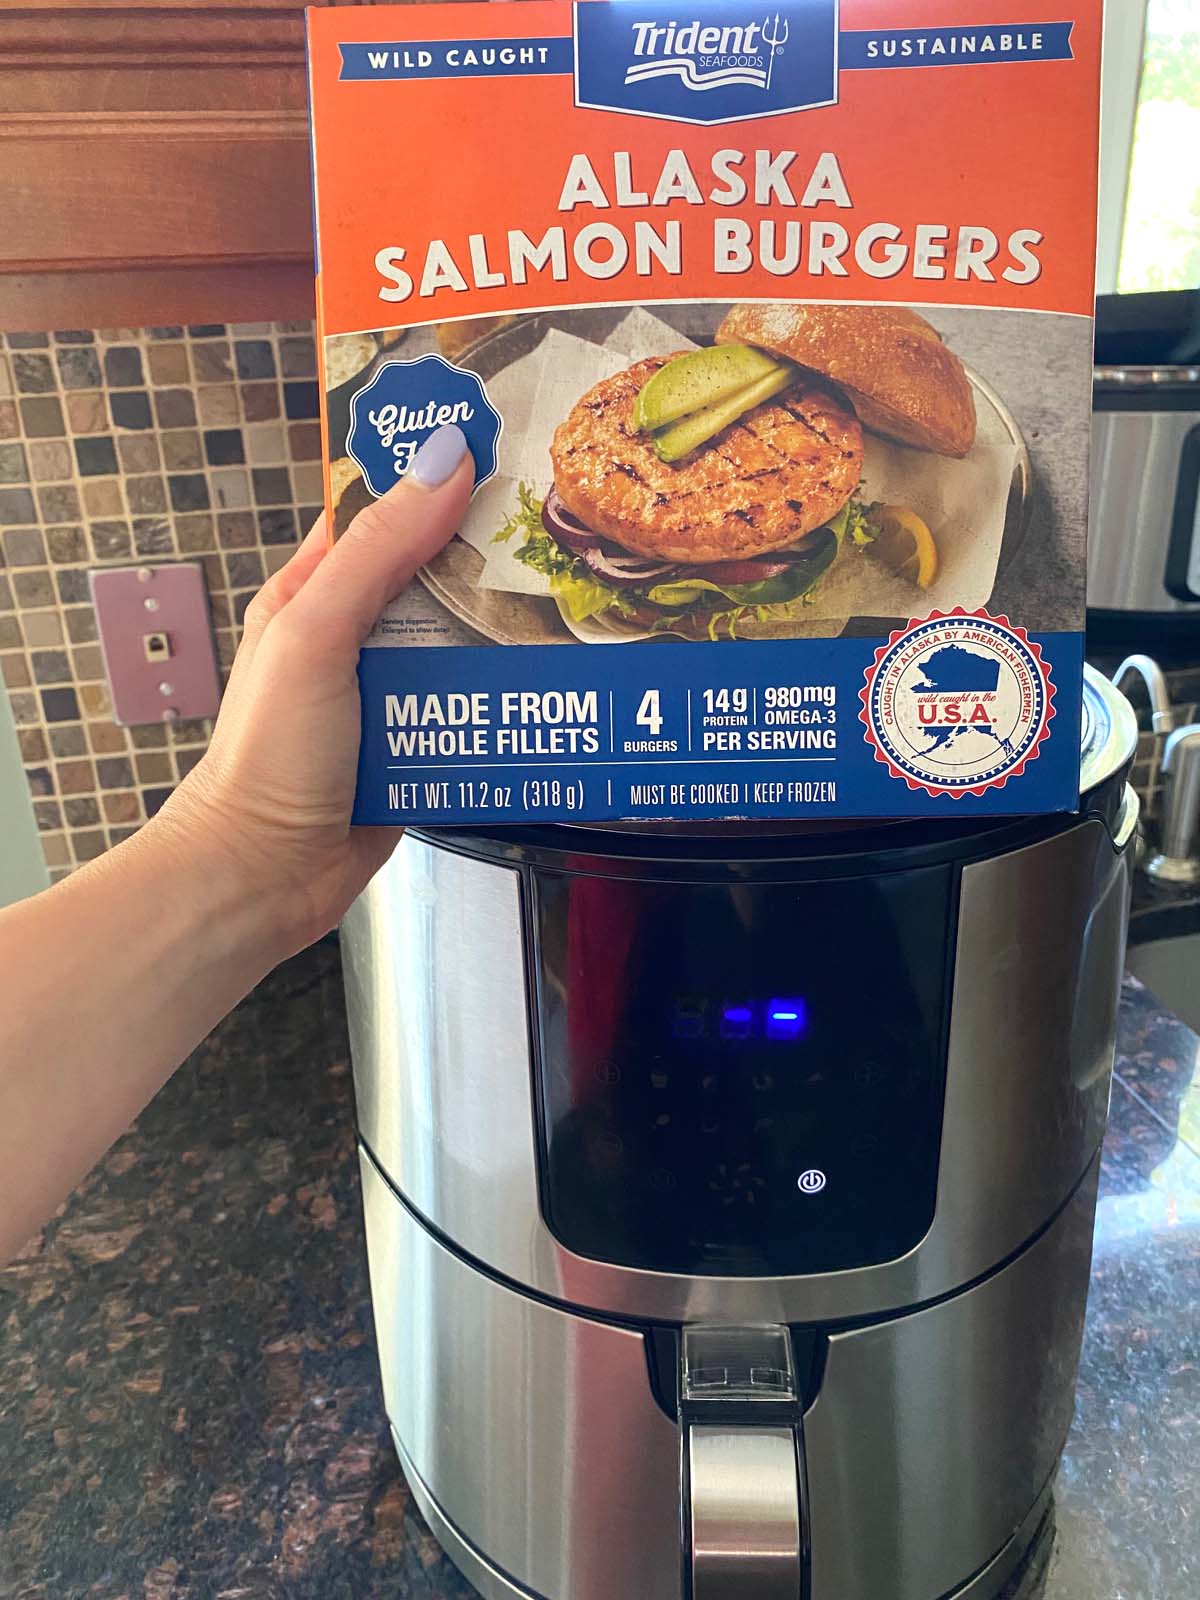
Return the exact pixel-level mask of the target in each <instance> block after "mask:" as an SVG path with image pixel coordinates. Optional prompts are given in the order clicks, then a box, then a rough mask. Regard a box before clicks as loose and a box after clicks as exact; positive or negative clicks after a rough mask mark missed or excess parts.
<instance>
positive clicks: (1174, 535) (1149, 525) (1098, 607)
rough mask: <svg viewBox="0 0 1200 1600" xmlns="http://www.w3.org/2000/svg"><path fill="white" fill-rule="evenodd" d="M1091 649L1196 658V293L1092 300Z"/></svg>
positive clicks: (1199, 572) (1199, 380) (1199, 505)
mask: <svg viewBox="0 0 1200 1600" xmlns="http://www.w3.org/2000/svg"><path fill="white" fill-rule="evenodd" d="M1096 360H1097V366H1096V371H1095V378H1094V385H1093V417H1092V470H1091V513H1090V519H1089V527H1088V587H1087V599H1088V649H1089V654H1091V655H1096V654H1112V655H1114V656H1115V655H1124V654H1126V653H1127V652H1128V651H1130V650H1142V649H1152V650H1153V651H1154V653H1155V654H1156V655H1158V656H1159V657H1160V658H1166V659H1169V660H1171V661H1181V660H1183V661H1196V660H1200V495H1198V493H1197V489H1198V486H1200V295H1198V294H1194V293H1191V292H1175V293H1168V294H1151V295H1134V296H1127V295H1114V296H1102V297H1101V299H1100V300H1099V301H1098V303H1097V307H1096Z"/></svg>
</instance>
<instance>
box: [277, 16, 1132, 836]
mask: <svg viewBox="0 0 1200 1600" xmlns="http://www.w3.org/2000/svg"><path fill="white" fill-rule="evenodd" d="M308 30H309V64H310V77H311V101H312V123H313V158H314V166H315V184H316V198H317V251H318V293H319V316H320V327H321V347H322V370H323V389H324V392H325V393H324V398H325V430H326V446H327V501H328V506H327V510H328V517H329V521H330V526H331V528H332V530H333V533H334V535H335V536H339V535H341V534H342V533H343V532H344V531H345V529H346V528H347V527H348V525H349V524H350V522H351V520H352V519H353V518H354V516H355V515H356V513H357V512H359V511H360V510H361V509H362V508H363V507H365V506H367V505H369V504H370V503H371V501H372V498H373V497H378V496H381V495H383V494H384V493H385V492H386V491H387V490H388V489H389V488H390V487H391V486H393V485H394V484H395V483H396V482H397V481H398V479H399V478H401V477H403V475H404V473H405V472H406V471H407V469H408V466H409V464H410V462H411V461H412V459H413V457H414V455H415V454H416V452H417V450H418V449H419V448H420V446H421V444H422V443H423V441H424V440H425V439H427V438H428V437H429V436H430V434H431V432H432V431H433V430H434V429H435V428H437V427H438V426H440V425H441V424H444V423H446V422H454V423H456V424H457V425H458V426H460V427H461V428H462V429H463V431H464V432H465V434H466V437H467V440H468V443H469V446H470V450H471V453H472V455H473V458H474V464H475V472H476V488H475V492H474V496H473V499H472V501H471V504H470V508H469V510H468V512H467V515H466V517H465V519H464V521H463V523H462V526H461V528H460V529H459V531H458V534H457V535H456V537H455V538H453V539H452V540H451V542H450V543H449V544H448V545H447V546H446V547H445V549H444V550H442V551H441V552H440V554H439V555H438V556H436V557H435V559H434V560H433V561H431V562H430V563H429V564H428V566H426V567H425V568H424V569H423V570H422V571H421V573H420V574H419V575H418V578H417V580H416V581H415V582H414V583H413V584H412V585H411V586H410V587H409V589H408V590H407V591H406V592H404V593H403V594H401V595H400V596H399V597H398V598H397V599H396V600H395V602H394V603H393V604H392V605H391V606H390V607H389V608H388V610H387V612H386V613H385V615H384V616H383V617H382V619H381V620H380V622H379V625H378V627H377V628H376V629H375V631H374V632H373V633H372V635H371V637H370V638H369V639H368V640H367V642H366V645H365V648H364V649H363V651H362V656H361V665H360V681H361V687H362V741H361V751H360V763H359V774H358V796H357V804H356V818H355V819H356V821H360V822H371V823H375V822H424V823H438V822H458V823H462V822H478V823H496V822H538V821H563V820H576V821H579V820H602V819H613V818H672V819H684V818H728V817H747V818H763V817H791V818H818V817H820V818H829V817H865V816H894V817H903V816H914V815H922V816H939V817H948V818H958V817H962V816H964V815H979V814H986V813H994V814H1001V813H1021V812H1025V813H1032V812H1047V811H1056V810H1066V809H1069V808H1070V807H1072V806H1074V805H1075V804H1076V803H1077V800H1078V772H1079V731H1080V715H1081V696H1082V687H1081V685H1082V643H1083V641H1082V630H1083V621H1084V565H1085V563H1084V554H1085V535H1086V511H1087V503H1086V496H1087V452H1088V419H1089V411H1090V400H1091V353H1092V321H1091V318H1092V309H1093V277H1094V242H1095V185H1096V165H1097V107H1098V95H1099V61H1100V34H1101V3H1100V0H1065V3H1064V4H1062V5H1060V6H1054V7H1046V6H1045V5H1043V4H1041V3H1040V0H1039V3H1036V4H1035V3H1032V0H1006V3H1004V4H997V3H995V0H841V4H840V5H839V4H838V0H786V3H782V4H781V3H778V0H771V3H770V6H769V8H764V6H762V5H760V4H758V3H749V0H727V3H725V0H722V3H718V0H694V3H689V4H687V5H684V6H683V7H682V8H680V7H679V6H675V5H672V6H670V7H668V6H665V5H663V4H662V3H660V0H646V3H644V4H643V3H642V0H582V3H580V4H576V5H574V6H572V5H571V4H569V3H567V0H519V3H514V4H494V3H493V4H474V3H468V4H451V5H405V6H395V7H386V6H384V7H379V6H355V7H327V8H321V9H315V10H311V11H310V12H309V13H308Z"/></svg>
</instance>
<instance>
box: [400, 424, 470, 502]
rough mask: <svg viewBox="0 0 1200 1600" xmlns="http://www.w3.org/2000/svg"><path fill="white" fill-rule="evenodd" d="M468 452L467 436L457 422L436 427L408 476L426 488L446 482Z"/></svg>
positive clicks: (410, 468) (417, 456)
mask: <svg viewBox="0 0 1200 1600" xmlns="http://www.w3.org/2000/svg"><path fill="white" fill-rule="evenodd" d="M466 453H467V436H466V434H465V433H464V432H463V431H462V429H461V428H460V427H459V426H458V424H457V423H455V422H447V423H445V424H444V425H443V426H442V427H440V428H438V429H436V430H435V431H434V432H433V433H431V434H430V435H429V437H428V439H426V441H425V443H424V444H423V445H422V446H421V448H420V449H419V450H418V451H417V453H416V455H415V456H414V457H413V460H412V466H411V467H409V469H408V473H407V476H408V477H410V478H415V479H416V480H417V482H418V483H419V484H420V485H421V486H422V487H423V488H425V489H436V488H438V486H439V485H440V484H443V483H445V481H446V479H447V478H449V477H450V476H451V474H452V473H453V471H454V469H455V467H457V466H458V464H459V462H460V461H461V460H462V458H463V457H464V456H465V455H466Z"/></svg>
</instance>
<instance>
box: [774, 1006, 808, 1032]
mask: <svg viewBox="0 0 1200 1600" xmlns="http://www.w3.org/2000/svg"><path fill="white" fill-rule="evenodd" d="M806 1020H807V1019H806V1014H805V1005H804V1001H803V1000H771V1001H769V1002H768V1004H767V1038H768V1039H799V1038H800V1037H801V1036H802V1035H803V1033H804V1031H805V1022H806Z"/></svg>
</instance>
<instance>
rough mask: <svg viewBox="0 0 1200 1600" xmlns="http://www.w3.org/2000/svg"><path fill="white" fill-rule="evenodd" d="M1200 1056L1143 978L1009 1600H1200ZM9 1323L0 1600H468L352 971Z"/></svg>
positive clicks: (62, 1259)
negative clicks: (375, 1251)
mask: <svg viewBox="0 0 1200 1600" xmlns="http://www.w3.org/2000/svg"><path fill="white" fill-rule="evenodd" d="M1198 1048H1200V1040H1198V1039H1197V1037H1196V1035H1194V1034H1193V1033H1191V1032H1190V1030H1188V1029H1187V1028H1185V1027H1184V1026H1183V1025H1182V1024H1181V1023H1179V1022H1177V1021H1176V1020H1175V1019H1174V1018H1173V1017H1171V1016H1170V1015H1169V1014H1167V1013H1164V1012H1163V1011H1162V1010H1161V1008H1160V1007H1159V1006H1158V1004H1157V1003H1156V1002H1155V1000H1154V999H1153V997H1152V996H1151V995H1149V993H1148V992H1147V991H1146V990H1145V989H1143V988H1141V986H1140V985H1138V984H1137V983H1136V982H1134V981H1133V980H1129V981H1127V983H1126V988H1125V993H1124V998H1123V1004H1122V1009H1121V1021H1120V1040H1119V1045H1118V1060H1117V1074H1118V1076H1117V1083H1116V1086H1115V1089H1114V1095H1113V1114H1112V1124H1111V1128H1110V1132H1109V1136H1108V1141H1107V1144H1106V1147H1105V1154H1104V1164H1103V1177H1102V1185H1101V1195H1102V1198H1101V1203H1100V1210H1099V1219H1098V1229H1097V1245H1096V1258H1095V1267H1094V1273H1093V1282H1092V1296H1091V1303H1090V1309H1089V1313H1088V1324H1087V1336H1086V1344H1085V1348H1084V1354H1083V1367H1082V1373H1081V1378H1080V1387H1079V1406H1078V1414H1077V1419H1076V1423H1075V1428H1074V1431H1073V1433H1072V1436H1071V1441H1070V1446H1069V1449H1068V1452H1067V1456H1066V1460H1065V1463H1064V1466H1063V1470H1062V1473H1061V1475H1060V1479H1059V1488H1058V1496H1057V1512H1056V1517H1057V1536H1056V1537H1055V1530H1054V1528H1053V1527H1052V1526H1047V1528H1046V1529H1045V1530H1044V1534H1043V1537H1042V1538H1041V1540H1040V1541H1039V1544H1038V1547H1037V1549H1036V1550H1035V1552H1034V1554H1033V1557H1032V1560H1031V1563H1030V1565H1029V1567H1028V1569H1027V1570H1026V1572H1025V1573H1024V1574H1023V1575H1022V1576H1021V1577H1020V1578H1019V1579H1018V1580H1017V1582H1016V1584H1015V1587H1014V1591H1013V1600H1035V1597H1041V1600H1194V1596H1195V1595H1196V1594H1197V1593H1198V1592H1200V1525H1198V1521H1197V1518H1198V1512H1197V1500H1196V1495H1195V1473H1196V1462H1197V1459H1198V1457H1200V1426H1198V1422H1200V1418H1198V1414H1197V1413H1198V1408H1200V1314H1198V1312H1197V1307H1198V1306H1200V1084H1198V1083H1197V1081H1196V1056H1197V1049H1198ZM0 1318H2V1319H3V1338H2V1340H0V1463H3V1464H2V1465H0V1600H85V1597H86V1600H343V1597H344V1600H383V1597H385V1596H386V1597H387V1600H415V1597H420V1596H432V1597H438V1600H465V1597H467V1596H469V1595H471V1594H472V1593H473V1591H472V1590H470V1589H469V1587H468V1586H467V1585H466V1583H465V1582H464V1581H463V1580H462V1579H461V1578H460V1577H459V1576H458V1575H457V1573H456V1572H455V1570H454V1569H453V1568H452V1567H451V1565H450V1563H449V1562H448V1560H447V1559H446V1558H445V1557H444V1556H443V1555H442V1554H441V1552H440V1549H439V1547H438V1546H437V1544H436V1543H435V1541H434V1540H433V1538H432V1536H431V1535H430V1534H429V1532H428V1530H427V1529H426V1528H425V1526H424V1524H423V1522H422V1520H421V1517H420V1515H419V1513H418V1512H417V1511H416V1509H415V1507H414V1505H413V1503H412V1500H411V1498H410V1496H409V1494H408V1491H407V1489H406V1488H405V1485H404V1481H403V1479H402V1477H401V1475H400V1470H399V1467H398V1465H397V1463H396V1459H395V1456H394V1454H393V1452H392V1447H391V1443H390V1441H389V1437H388V1432H387V1427H386V1425H385V1422H384V1414H383V1404H382V1399H381V1395H380V1390H379V1381H378V1374H377V1370H376V1363H375V1348H374V1339H373V1333H372V1327H371V1313H370V1305H369V1300H368V1291H367V1274H366V1261H365V1254H364V1247H363V1234H362V1224H361V1218H360V1213H359V1192H358V1174H357V1167H356V1163H355V1158H354V1131H353V1107H352V1090H351V1078H350V1070H349V1065H348V1048H347V1040H346V1028H345V1017H344V1012H343V1007H342V996H341V981H340V975H339V966H338V953H337V949H336V947H335V946H333V945H331V944H325V945H322V946H320V947H318V948H317V949H316V950H313V951H310V952H308V953H307V954H306V955H304V956H301V957H298V958H297V959H296V960H294V961H292V962H290V963H288V964H287V965H286V966H285V967H283V968H282V969H281V970H280V971H279V972H277V973H276V974H275V975H274V976H273V977H272V978H270V979H269V980H268V981H267V982H266V983H264V984H263V985H262V986H261V987H260V988H259V989H258V990H256V991H255V993H254V994H253V995H251V996H250V998H249V999H248V1000H247V1001H246V1002H245V1003H244V1004H243V1005H242V1006H241V1007H239V1009H238V1010H237V1011H236V1012H235V1013H234V1014H233V1015H232V1016H231V1017H230V1018H229V1019H228V1020H227V1021H226V1022H225V1023H224V1024H223V1025H222V1026H221V1027H220V1028H218V1029H217V1031H216V1032H215V1033H214V1034H213V1036H212V1037H211V1039H209V1040H208V1041H207V1042H206V1043H205V1044H204V1045H203V1046H202V1047H201V1048H200V1049H199V1050H198V1051H197V1052H196V1053H195V1055H194V1056H193V1057H192V1058H191V1060H190V1061H189V1062H188V1063H187V1064H186V1066H185V1067H184V1068H183V1069H182V1070H181V1071H180V1072H179V1074H178V1075H177V1076H176V1078H175V1079H174V1080H173V1082H172V1083H171V1084H170V1085H169V1086H168V1088H167V1089H166V1090H165V1091H164V1092H163V1093H162V1094H161V1095H160V1096H159V1097H158V1099H157V1100H156V1101H155V1102H154V1104H153V1105H152V1106H150V1108H149V1109H148V1110H147V1111H146V1112H145V1113H144V1115H143V1116H142V1117H141V1118H140V1119H139V1121H138V1123H137V1125H136V1127H135V1128H134V1129H133V1130H132V1131H131V1132H130V1133H129V1134H128V1135H127V1136H126V1137H125V1138H124V1139H122V1140H121V1142H120V1143H119V1144H118V1145H117V1146H116V1147H115V1148H114V1150H113V1151H112V1152H111V1153H110V1155H109V1156H108V1158H107V1160H106V1161H105V1162H104V1163H103V1164H102V1165H101V1166H100V1167H99V1168H98V1169H97V1170H96V1171H95V1172H94V1173H93V1174H92V1175H91V1176H90V1177H89V1178H88V1179H87V1181H86V1182H85V1183H84V1184H83V1185H82V1187H81V1188H80V1189H79V1191H78V1192H77V1193H76V1194H75V1195H74V1196H73V1197H72V1198H71V1199H70V1200H69V1201H68V1202H67V1204H66V1205H65V1206H64V1207H63V1208H62V1210H61V1212H60V1213H59V1215H58V1216H57V1217H56V1218H55V1219H54V1221H52V1222H51V1223H50V1224H49V1225H48V1227H47V1228H46V1229H45V1231H44V1233H43V1234H42V1236H41V1237H40V1238H39V1239H37V1240H35V1241H34V1242H33V1243H31V1244H30V1246H29V1247H28V1248H27V1249H26V1250H25V1251H24V1252H23V1254H22V1255H21V1257H20V1258H19V1259H18V1260H17V1261H16V1262H15V1263H13V1264H12V1265H11V1266H10V1267H9V1268H8V1269H7V1270H6V1271H4V1272H0ZM880 1600H886V1597H884V1596H881V1597H880Z"/></svg>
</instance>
